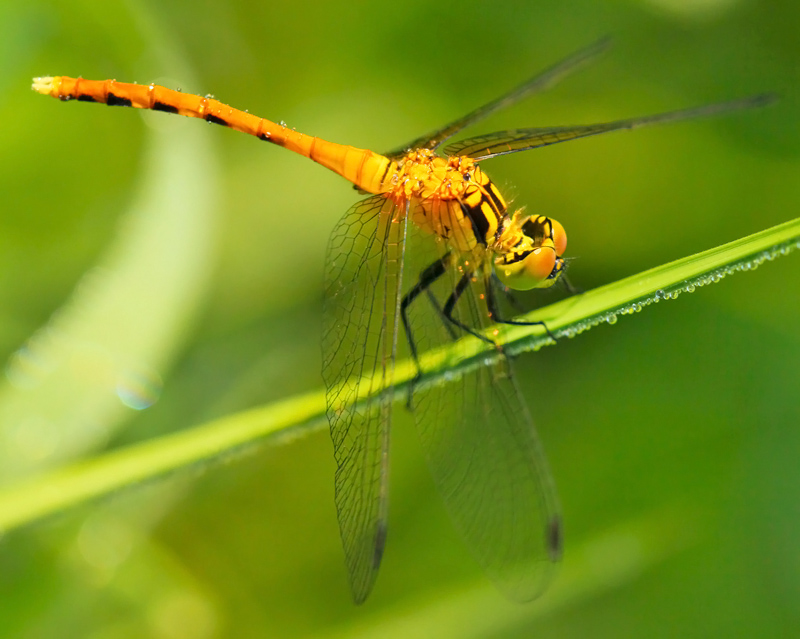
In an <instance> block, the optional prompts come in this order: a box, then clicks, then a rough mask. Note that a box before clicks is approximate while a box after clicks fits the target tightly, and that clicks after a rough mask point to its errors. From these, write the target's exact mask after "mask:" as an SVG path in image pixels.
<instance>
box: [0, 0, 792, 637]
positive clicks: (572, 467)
mask: <svg viewBox="0 0 800 639" xmlns="http://www.w3.org/2000/svg"><path fill="white" fill-rule="evenodd" d="M798 24H800V5H797V3H792V2H777V1H776V2H756V1H755V0H703V1H702V2H701V1H691V0H640V1H634V0H629V1H627V2H609V3H595V2H589V1H588V0H583V1H577V2H567V3H565V2H560V1H558V0H545V1H542V2H536V3H531V2H519V3H517V2H509V3H483V2H465V1H459V2H450V1H449V0H447V1H442V2H436V3H433V2H423V1H420V0H409V1H408V2H403V3H391V4H389V3H387V4H381V3H375V2H362V1H360V0H355V1H352V2H347V3H343V2H318V1H317V0H314V1H313V2H308V1H305V0H301V1H300V2H297V3H293V4H286V3H273V2H270V1H269V0H267V1H265V2H248V1H246V0H241V1H239V0H234V1H232V2H228V3H218V2H185V1H175V2H162V3H155V2H134V1H133V0H131V2H128V3H117V2H96V1H89V0H74V1H72V2H53V3H50V2H43V1H40V0H33V1H31V2H25V3H23V2H13V1H10V0H3V2H0V90H2V95H3V100H2V101H0V114H2V122H3V127H2V135H1V136H0V184H2V187H1V189H0V192H1V193H2V215H0V309H2V312H0V349H2V353H3V356H4V358H6V359H7V360H8V361H9V365H8V368H7V375H6V380H5V381H4V382H3V383H2V388H0V477H2V480H3V481H4V482H5V483H9V484H11V483H13V482H14V481H16V480H18V479H20V478H21V477H25V476H32V475H34V474H35V473H37V472H40V471H42V470H44V469H46V468H49V467H53V466H56V465H58V464H62V463H65V462H68V461H70V460H76V459H79V458H81V457H86V456H92V455H94V454H98V453H100V452H102V451H103V450H108V449H112V448H115V447H119V446H124V445H128V444H131V443H133V442H138V441H144V440H149V439H151V438H156V437H158V436H159V435H162V434H165V433H169V432H175V431H179V430H181V429H186V428H189V427H191V426H193V425H197V424H199V423H202V422H204V421H206V420H208V419H211V418H215V417H219V416H223V415H227V414H230V413H234V412H237V411H240V410H244V409H247V408H250V407H254V406H259V405H262V404H265V403H269V402H271V401H275V400H278V399H281V398H284V397H288V396H291V395H294V394H297V393H301V392H306V391H311V390H315V389H318V388H319V387H320V386H321V377H320V353H319V341H320V312H321V290H322V270H323V260H324V254H325V243H326V239H327V235H328V233H329V232H330V230H331V229H332V228H333V226H334V224H335V223H336V221H337V220H338V218H339V217H340V216H341V215H342V214H343V213H344V211H345V210H346V209H347V208H348V206H350V204H352V203H353V202H354V201H355V200H356V199H357V197H358V196H357V195H356V194H355V193H354V192H353V190H352V189H351V188H350V187H349V185H348V184H347V183H345V182H344V181H343V180H341V179H340V178H339V177H337V176H335V175H333V174H331V173H328V172H326V171H325V170H323V169H322V168H320V167H318V166H315V165H314V164H312V163H311V162H309V161H307V160H306V159H304V158H300V157H298V156H294V155H293V154H290V153H287V152H284V151H282V150H281V149H277V148H273V147H269V146H264V145H263V144H259V143H257V142H256V141H255V140H253V139H251V138H248V137H247V136H243V135H238V134H234V133H232V132H230V131H226V130H224V129H222V128H220V127H208V126H206V125H205V124H204V123H202V122H198V121H194V120H188V119H183V118H174V117H171V116H167V115H163V114H153V113H146V114H140V113H138V112H134V111H132V110H113V109H106V108H104V107H100V106H96V105H88V104H77V103H72V104H66V105H62V104H59V103H58V102H56V101H54V100H50V99H44V98H43V97H40V96H37V95H35V94H33V93H32V92H31V91H30V90H29V85H30V78H31V77H33V76H38V75H46V74H54V75H57V74H66V75H73V76H77V75H82V76H83V77H87V78H95V79H104V78H107V77H108V78H116V79H118V80H121V81H139V82H149V81H158V82H160V83H162V84H166V85H167V86H171V87H181V88H182V89H184V90H186V91H191V92H196V93H202V94H205V93H213V94H214V95H215V96H216V97H217V98H218V99H221V100H223V101H225V102H228V103H230V104H232V105H234V106H237V107H240V108H243V109H244V108H246V109H249V110H251V111H253V112H255V113H257V114H259V115H263V116H265V117H268V118H271V119H273V120H276V121H280V120H285V121H286V122H288V123H289V125H291V126H296V127H297V128H298V129H299V130H302V131H304V132H307V133H311V134H315V135H319V136H322V137H325V138H327V139H330V140H333V141H338V142H343V143H348V144H352V145H355V146H361V147H367V148H372V149H374V150H376V151H383V150H387V149H390V148H394V147H396V146H398V145H399V144H402V143H404V142H406V141H407V140H410V139H413V138H415V137H417V136H418V135H420V134H421V133H422V132H425V131H427V130H430V129H432V128H434V127H436V126H438V125H440V124H443V123H444V122H447V121H449V120H450V119H452V118H454V117H456V116H460V115H462V114H463V113H464V112H466V111H468V110H470V109H472V108H473V107H475V106H477V105H478V104H480V103H482V102H484V101H486V100H488V99H491V98H493V97H495V96H496V95H498V94H499V93H500V92H502V91H505V90H506V89H508V88H509V87H511V86H513V85H515V84H517V83H519V82H521V81H522V80H524V79H525V78H527V77H528V76H530V75H531V74H532V73H534V72H535V71H537V70H540V69H541V68H543V67H545V66H547V65H549V64H551V63H553V62H555V61H556V60H559V59H561V58H562V57H564V56H565V55H567V54H569V53H571V52H573V51H575V50H577V49H578V48H580V47H582V46H585V45H587V44H589V43H591V42H593V41H594V40H596V39H597V38H598V37H601V36H604V35H611V36H613V38H614V41H615V44H614V48H613V50H612V51H611V52H610V53H608V54H607V55H606V56H605V57H604V58H603V59H602V60H601V61H600V62H598V63H597V64H596V65H594V66H593V67H591V68H589V69H586V70H584V71H582V72H580V73H579V74H578V75H576V76H575V77H573V78H570V79H569V80H568V81H567V82H565V83H564V84H563V85H562V86H559V87H558V88H556V89H554V90H552V91H551V92H549V93H548V94H547V95H545V96H541V97H537V98H535V99H532V100H530V101H527V102H525V103H523V104H520V105H518V106H516V107H515V108H513V109H511V110H509V111H508V112H507V113H503V114H502V115H499V116H496V117H494V118H492V120H491V121H490V122H487V123H485V124H481V125H480V126H479V127H478V128H477V130H471V131H470V134H477V133H479V132H486V131H491V130H497V129H502V128H510V127H526V126H546V125H556V124H578V123H588V122H593V121H598V120H603V119H614V118H618V117H625V116H632V115H641V114H646V113H652V112H657V111H663V110H669V109H674V108H680V107H684V106H692V105H697V104H703V103H707V102H712V101H717V100H724V99H729V98H733V97H739V96H743V95H748V94H752V93H758V92H761V91H765V90H772V91H777V92H779V93H780V94H781V96H782V99H781V102H780V103H779V104H778V105H776V106H773V107H770V108H769V109H766V110H763V111H758V112H751V113H743V114H737V115H734V116H730V117H726V118H723V119H719V120H715V121H701V122H694V123H687V124H681V125H676V126H671V127H663V128H660V129H652V130H646V131H639V132H636V133H634V134H627V133H621V134H615V135H610V136H603V137H599V138H594V139H590V140H583V141H578V142H574V143H571V144H564V145H558V146H555V147H553V148H547V149H542V150H539V151H534V152H530V153H524V154H515V155H511V156H508V157H503V158H498V159H496V160H492V161H490V162H486V163H485V164H484V165H483V166H484V168H485V170H487V171H488V172H489V173H490V174H491V175H492V177H493V178H494V179H495V181H496V182H497V183H498V184H499V185H500V186H501V187H503V188H505V189H506V192H507V193H508V194H509V196H510V197H512V198H513V199H514V201H515V202H516V203H518V204H520V205H527V207H528V210H529V211H535V212H539V213H543V214H546V215H550V216H553V217H555V218H557V219H558V220H560V221H561V222H562V223H563V224H564V225H565V227H566V228H567V230H568V232H569V236H570V247H569V254H570V255H571V256H574V257H575V258H576V259H575V260H574V261H573V262H572V263H571V266H570V276H571V279H572V281H573V282H574V283H575V284H577V285H578V286H579V287H581V288H582V289H590V288H593V287H595V286H598V285H601V284H604V283H608V282H611V281H614V280H616V279H618V278H621V277H624V276H627V275H630V274H633V273H636V272H638V271H641V270H643V269H646V268H649V267H651V266H655V265H658V264H661V263H664V262H666V261H669V260H672V259H677V258H679V257H683V256H685V255H688V254H691V253H694V252H698V251H701V250H704V249H707V248H710V247H713V246H717V245H719V244H722V243H724V242H727V241H730V240H733V239H736V238H738V237H741V236H744V235H747V234H750V233H753V232H755V231H758V230H761V229H764V228H766V227H768V226H771V225H774V224H777V223H779V222H782V221H785V220H788V219H791V218H794V217H796V216H797V204H798V202H800V179H798V169H800V162H799V161H798V160H799V159H800V124H798V122H800V117H798V116H800V91H798V84H799V82H798V81H800V39H798V37H797V26H798ZM798 290H800V261H798V257H797V256H796V255H793V256H790V257H787V258H785V259H781V260H778V261H777V262H775V263H772V264H769V265H766V266H764V267H762V268H761V269H759V270H757V271H756V272H755V273H747V274H743V275H737V276H735V277H731V278H729V279H726V280H725V281H724V282H723V283H722V284H720V285H717V286H713V287H708V288H703V289H702V290H700V291H698V292H697V293H695V294H693V295H683V296H681V297H680V299H679V300H677V301H675V302H669V303H662V304H659V305H658V306H656V307H650V308H648V309H647V310H646V311H645V312H643V313H641V314H640V315H637V316H635V317H624V318H622V319H621V320H620V321H619V322H618V323H617V324H616V325H615V326H613V327H609V326H603V327H600V328H598V329H596V330H593V331H590V332H589V333H587V334H585V335H582V336H581V337H580V338H577V339H574V340H569V341H564V342H562V343H559V344H558V345H557V347H556V348H548V349H544V350H543V351H541V352H539V353H536V354H531V355H528V356H525V357H521V358H520V359H519V360H518V362H517V371H518V374H519V377H520V383H521V385H522V387H523V389H524V392H525V394H526V397H527V399H528V401H529V404H530V406H531V409H532V412H533V414H534V418H535V420H536V422H537V425H538V429H539V432H540V436H541V438H542V440H543V444H544V447H545V449H546V451H547V454H548V457H549V460H550V462H551V466H552V470H553V473H554V476H555V479H556V482H557V484H558V487H559V491H560V496H561V500H562V504H563V509H564V516H565V531H566V533H565V534H566V542H565V543H566V550H565V558H564V561H563V565H562V567H561V569H560V571H559V573H558V576H557V577H556V580H555V582H554V584H553V587H552V589H551V590H550V591H549V592H548V593H547V594H546V595H545V596H544V597H543V598H542V599H541V600H539V601H537V602H535V603H533V604H530V605H526V606H518V605H514V604H510V603H508V602H506V601H504V600H503V599H502V597H501V596H500V595H499V594H498V593H497V592H496V591H495V590H494V589H493V588H492V586H491V584H489V583H488V581H487V580H486V578H485V577H484V576H483V575H482V574H481V572H480V570H479V569H478V567H477V566H476V565H475V564H474V563H473V562H472V560H471V559H470V557H469V556H468V553H467V551H466V550H465V549H464V547H463V546H462V544H461V542H460V540H459V539H458V537H457V535H456V533H455V532H454V531H453V530H452V528H451V527H450V524H449V522H448V521H447V518H446V515H445V513H444V512H443V509H442V506H441V504H440V501H439V499H438V497H437V495H436V494H435V491H434V488H433V486H432V484H431V481H430V479H429V478H428V476H427V471H426V469H425V467H424V462H423V460H422V457H421V455H420V451H419V449H418V444H417V442H416V440H415V434H414V433H413V426H412V423H411V420H410V419H409V417H408V415H406V414H405V413H403V412H401V414H400V416H399V418H398V419H397V424H396V427H395V430H394V440H393V449H392V459H393V461H392V464H393V466H392V473H393V474H392V492H391V514H390V533H389V541H388V547H387V552H386V555H385V559H384V563H383V567H382V570H381V575H380V577H379V579H378V583H377V586H376V588H375V591H374V593H373V594H372V596H371V598H370V599H369V600H368V601H367V603H366V604H365V605H364V606H363V607H360V608H356V607H354V606H353V605H352V603H351V601H350V595H349V590H348V586H347V582H346V576H345V570H344V561H343V557H342V551H341V548H340V544H339V539H338V530H337V525H336V518H335V511H334V507H333V473H334V463H333V459H332V453H331V444H330V441H329V437H328V435H327V433H326V432H325V430H324V429H317V430H316V431H314V432H313V433H311V434H310V435H308V436H307V437H304V438H300V439H297V440H294V441H290V442H288V443H281V444H280V445H269V444H268V445H265V446H263V447H257V448H254V449H253V450H252V451H248V453H249V454H245V455H240V456H236V457H234V458H231V459H229V460H228V461H227V462H226V463H225V464H222V465H219V464H218V465H213V466H210V467H209V468H206V469H203V471H202V472H196V471H193V472H190V473H186V474H179V475H177V476H175V477H172V478H170V479H168V480H164V481H160V482H155V483H153V484H149V485H147V486H143V487H138V488H136V489H133V490H129V491H126V492H124V493H123V494H121V495H118V496H116V497H114V498H113V499H110V500H106V501H102V502H101V503H98V504H93V505H89V506H85V507H81V508H79V509H75V510H72V511H70V512H67V513H65V514H63V515H61V516H59V517H57V518H51V519H49V520H47V521H45V522H43V523H40V524H36V525H33V526H28V527H25V528H23V529H20V530H13V531H10V532H8V533H7V534H5V535H4V536H2V537H0V636H2V637H26V638H27V637H35V638H49V637H91V638H93V639H95V638H102V639H112V638H113V639H117V638H127V637H155V638H163V639H172V638H175V639H179V638H184V637H187V638H188V637H191V638H201V639H203V638H210V637H303V636H312V637H349V636H359V637H361V636H363V637H367V636H380V637H409V636H417V637H420V636H422V637H644V636H647V637H674V636H682V637H695V636H697V637H734V636H741V637H754V636H759V637H778V636H793V635H794V634H795V633H796V629H797V628H798V627H800V607H798V605H797V602H798V600H800V544H798V542H797V538H798V537H799V536H800V507H798V502H799V501H800V499H799V498H800V464H798V461H797V460H798V454H800V429H798V428H797V427H798V425H800V406H799V405H798V396H799V395H800V393H799V390H798V380H799V379H800V322H798V319H799V318H800V302H799V301H798V300H799V299H800V296H798V295H797V291H798ZM551 299H555V297H553V296H551V295H549V294H547V293H545V294H544V295H543V296H542V297H540V298H539V303H545V302H547V301H548V300H551ZM20 349H21V350H20ZM159 389H160V399H159V400H158V401H157V402H156V403H155V404H154V405H153V406H152V407H150V408H148V409H147V410H140V411H137V410H132V409H130V408H127V407H126V406H125V405H124V404H123V403H122V402H121V401H120V398H119V397H120V396H121V397H123V398H124V399H126V401H127V402H128V404H133V405H137V406H143V405H147V404H149V403H150V402H151V401H152V400H153V399H155V398H156V396H157V395H158V393H159Z"/></svg>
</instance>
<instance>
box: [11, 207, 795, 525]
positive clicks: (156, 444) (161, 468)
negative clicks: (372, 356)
mask: <svg viewBox="0 0 800 639" xmlns="http://www.w3.org/2000/svg"><path fill="white" fill-rule="evenodd" d="M798 246H800V219H796V220H792V221H790V222H786V223H784V224H781V225H779V226H775V227H772V228H770V229H766V230H764V231H761V232H760V233H756V234H754V235H751V236H748V237H745V238H742V239H740V240H736V241H734V242H730V243H729V244H725V245H723V246H719V247H717V248H713V249H710V250H708V251H704V252H703V253H699V254H697V255H693V256H690V257H686V258H683V259H681V260H678V261H675V262H671V263H669V264H665V265H663V266H659V267H656V268H654V269H650V270H648V271H645V272H643V273H640V274H638V275H635V276H632V277H628V278H625V279H623V280H620V281H618V282H615V283H613V284H609V285H607V286H603V287H600V288H598V289H595V290H592V291H589V292H587V293H583V294H580V295H576V296H574V297H571V298H569V299H565V300H562V301H560V302H557V303H555V304H552V305H550V306H547V307H545V308H542V309H539V310H537V311H536V312H534V313H531V314H529V315H527V316H526V317H525V319H527V320H530V321H539V320H542V321H545V322H547V326H548V327H549V329H550V331H551V332H552V333H553V334H555V335H556V336H557V337H558V338H561V337H572V336H575V335H578V334H579V333H582V332H584V331H585V330H588V329H589V328H592V327H594V326H597V325H599V324H603V323H606V324H614V323H616V321H617V319H618V318H619V317H620V316H623V315H629V314H633V313H636V312H638V311H640V310H642V309H643V308H645V307H647V306H651V305H653V304H655V303H658V302H660V301H666V300H669V299H675V298H676V297H678V295H680V294H681V293H684V292H687V293H688V292H692V291H694V290H696V289H697V288H699V287H702V286H705V285H706V284H711V283H714V282H718V281H720V280H721V279H723V278H724V277H726V276H728V275H731V274H733V273H738V272H742V271H749V270H753V269H754V268H757V267H758V266H760V265H762V264H764V263H765V262H769V261H772V260H774V259H775V258H777V257H780V256H783V255H786V254H788V253H790V252H791V251H793V250H795V249H796V248H798ZM548 343H552V340H551V339H550V337H549V336H548V335H547V334H546V332H545V331H544V329H543V328H542V327H541V326H535V325H534V326H515V327H513V328H512V329H511V330H509V331H508V333H507V339H505V340H504V349H505V350H506V352H509V353H512V354H518V353H520V352H522V351H526V350H536V349H538V348H540V347H541V346H543V345H545V344H548ZM496 352H497V351H496V349H491V348H488V349H487V347H486V345H485V344H484V343H483V342H481V341H480V340H477V339H475V338H472V337H469V338H464V339H463V340H459V342H457V343H454V344H451V345H448V346H447V347H445V348H442V349H438V350H436V351H433V352H430V353H426V354H424V355H423V357H422V358H421V359H422V363H423V367H424V368H425V370H426V371H428V373H426V376H425V378H424V379H423V380H422V383H443V382H444V380H448V381H449V380H451V379H452V378H453V377H457V375H458V373H459V372H461V371H463V370H466V369H468V368H469V367H473V366H478V365H481V364H482V363H483V362H484V361H485V359H486V358H487V357H491V356H493V353H496ZM414 373H415V368H414V365H413V363H412V362H410V361H403V362H398V363H397V366H396V374H395V381H396V383H397V393H398V394H403V391H404V387H406V386H407V385H408V383H410V381H411V379H412V378H413V376H414ZM324 416H325V393H324V392H323V391H318V392H316V393H311V394H308V395H303V396H299V397H295V398H290V399H287V400H283V401H280V402H276V403H273V404H271V405H269V406H265V407H263V408H260V409H255V410H250V411H246V412H242V413H238V414H235V415H231V416H228V417H225V418H222V419H218V420H215V421H212V422H209V423H206V424H202V425H199V426H196V427H194V428H190V429H188V430H185V431H183V432H179V433H177V434H171V435H166V436H163V437H159V438H157V439H154V440H152V441H148V442H145V443H142V444H136V445H132V446H129V447H127V448H123V449H120V450H116V451H112V452H109V453H106V454H104V455H100V456H97V457H95V458H92V459H86V460H83V461H79V462H76V463H73V464H70V465H67V466H65V467H62V468H60V469H57V470H53V471H48V472H44V473H42V474H40V475H38V476H35V477H33V478H29V479H27V480H24V481H21V482H19V483H16V484H11V485H8V486H6V487H4V488H3V490H2V491H0V531H7V530H9V529H13V528H15V527H18V526H22V525H24V524H28V523H31V522H34V521H36V520H39V519H42V518H45V517H48V516H51V515H53V514H56V513H59V512H61V511H63V510H65V509H67V508H69V507H71V506H75V505H78V504H80V503H83V502H86V501H88V500H91V499H95V498H98V497H102V496H104V495H108V494H111V493H113V492H115V491H118V490H121V489H123V488H127V487H130V486H134V485H136V484H138V483H141V482H145V481H149V480H153V479H156V478H158V477H163V476H166V475H168V474H170V473H174V472H177V471H180V470H183V469H187V468H192V467H197V466H199V465H202V464H207V463H210V462H217V461H220V460H224V459H225V458H227V457H229V456H231V455H232V454H235V453H237V452H240V451H242V450H243V449H246V448H248V447H251V446H254V445H256V444H260V443H264V442H270V443H271V444H272V445H280V444H283V443H286V442H288V441H290V440H291V439H292V438H293V437H297V436H300V435H302V434H305V433H309V432H311V431H313V430H316V429H318V428H321V427H322V426H323V425H324V422H325V420H324Z"/></svg>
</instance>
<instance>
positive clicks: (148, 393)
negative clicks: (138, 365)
mask: <svg viewBox="0 0 800 639" xmlns="http://www.w3.org/2000/svg"><path fill="white" fill-rule="evenodd" d="M161 388H162V382H161V377H160V376H159V375H158V373H156V372H155V371H143V370H139V371H127V372H125V373H123V375H122V377H121V378H120V380H119V381H118V382H117V389H116V390H117V397H119V399H120V401H121V402H122V403H123V404H125V406H127V407H128V408H133V409H134V410H144V409H145V408H149V407H150V406H152V405H153V404H155V403H156V402H157V401H158V398H159V396H160V395H161Z"/></svg>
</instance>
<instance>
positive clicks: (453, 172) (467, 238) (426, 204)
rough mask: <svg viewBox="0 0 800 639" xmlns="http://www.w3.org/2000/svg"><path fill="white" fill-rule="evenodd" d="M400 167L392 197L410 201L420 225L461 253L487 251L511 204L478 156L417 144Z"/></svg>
mask: <svg viewBox="0 0 800 639" xmlns="http://www.w3.org/2000/svg"><path fill="white" fill-rule="evenodd" d="M397 167H398V168H397V174H396V176H395V178H394V179H393V180H392V182H393V185H394V186H393V189H392V191H391V193H390V197H393V198H394V199H395V201H396V202H397V203H398V205H405V204H406V203H407V204H408V206H409V212H410V215H411V219H412V220H413V222H414V223H415V224H416V225H417V226H418V227H419V228H420V229H422V230H423V231H425V232H426V233H430V234H432V235H436V236H438V237H440V238H442V239H443V240H445V241H446V242H447V243H448V244H449V245H450V247H451V248H452V249H454V250H455V251H456V252H458V253H473V254H474V253H475V252H476V251H477V252H478V253H483V252H484V251H485V249H487V248H488V247H490V246H492V245H494V244H495V243H496V241H497V238H498V233H499V231H500V229H501V227H502V223H503V220H504V219H505V218H506V208H507V204H506V202H505V200H504V199H503V197H502V195H500V192H499V191H498V190H497V187H495V186H494V184H492V182H491V180H490V179H489V177H488V176H487V175H486V174H485V173H484V172H483V171H482V170H481V168H480V167H479V166H478V165H477V163H476V162H475V160H473V159H472V158H469V157H466V156H458V155H455V156H451V157H447V158H444V157H440V156H437V155H436V154H435V153H434V152H433V151H430V150H427V149H416V150H413V151H409V152H408V153H407V154H406V155H405V156H404V157H403V158H402V160H401V161H400V162H398V165H397Z"/></svg>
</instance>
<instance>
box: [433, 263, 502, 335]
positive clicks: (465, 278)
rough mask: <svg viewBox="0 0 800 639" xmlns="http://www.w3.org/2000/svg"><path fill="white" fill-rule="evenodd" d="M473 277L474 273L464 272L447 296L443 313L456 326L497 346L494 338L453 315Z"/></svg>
mask: <svg viewBox="0 0 800 639" xmlns="http://www.w3.org/2000/svg"><path fill="white" fill-rule="evenodd" d="M472 277H473V274H472V273H464V274H463V275H462V276H461V279H460V280H458V283H457V284H456V287H455V289H454V290H453V292H452V293H451V294H450V297H448V298H447V302H445V305H444V309H443V311H444V313H443V314H444V316H445V318H446V319H447V321H448V322H451V323H452V324H454V325H455V326H458V328H460V329H461V330H462V331H466V332H467V333H469V334H470V335H474V336H475V337H477V338H478V339H479V340H481V341H484V342H486V343H487V344H491V345H492V346H497V344H496V343H495V342H494V341H493V340H491V339H489V338H488V337H486V335H483V334H481V333H479V332H478V331H477V330H475V329H474V328H472V327H471V326H468V325H467V324H464V322H462V321H461V320H459V319H456V318H455V317H453V309H454V308H455V306H456V302H458V300H459V298H460V297H461V295H463V293H464V291H465V290H467V287H468V286H469V285H470V283H471V282H472ZM490 310H491V309H490Z"/></svg>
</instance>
